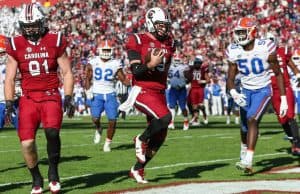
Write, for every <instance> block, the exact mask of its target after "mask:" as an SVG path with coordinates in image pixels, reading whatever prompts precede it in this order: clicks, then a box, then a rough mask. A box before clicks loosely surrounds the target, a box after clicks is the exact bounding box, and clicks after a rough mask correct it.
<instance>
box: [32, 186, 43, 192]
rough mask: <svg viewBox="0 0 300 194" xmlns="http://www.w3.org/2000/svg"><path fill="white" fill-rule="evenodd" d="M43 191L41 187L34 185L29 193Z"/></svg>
mask: <svg viewBox="0 0 300 194" xmlns="http://www.w3.org/2000/svg"><path fill="white" fill-rule="evenodd" d="M42 193H43V189H42V187H40V186H35V187H33V188H32V190H31V192H30V194H42Z"/></svg>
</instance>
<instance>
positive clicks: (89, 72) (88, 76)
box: [85, 64, 93, 90]
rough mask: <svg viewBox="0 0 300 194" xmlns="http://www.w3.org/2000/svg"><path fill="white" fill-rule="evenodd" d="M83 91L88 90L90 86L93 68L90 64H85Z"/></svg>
mask: <svg viewBox="0 0 300 194" xmlns="http://www.w3.org/2000/svg"><path fill="white" fill-rule="evenodd" d="M85 75H86V77H85V89H86V90H88V89H90V88H91V86H92V79H93V68H92V65H91V64H87V66H86V68H85Z"/></svg>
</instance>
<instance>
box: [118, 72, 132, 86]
mask: <svg viewBox="0 0 300 194" xmlns="http://www.w3.org/2000/svg"><path fill="white" fill-rule="evenodd" d="M116 75H117V77H118V80H120V81H121V82H122V83H123V84H124V85H125V86H130V80H129V79H127V78H126V76H125V74H124V72H123V70H122V68H120V69H118V71H117V73H116Z"/></svg>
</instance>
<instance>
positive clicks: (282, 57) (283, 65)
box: [271, 47, 291, 89]
mask: <svg viewBox="0 0 300 194" xmlns="http://www.w3.org/2000/svg"><path fill="white" fill-rule="evenodd" d="M290 57H291V54H290V52H289V51H288V49H287V48H286V47H279V48H277V59H278V62H279V66H280V70H281V73H282V75H283V79H284V86H285V87H290V85H291V83H290V76H289V73H288V69H287V64H288V61H289V59H290ZM271 81H272V82H271V83H272V88H273V89H279V88H278V85H277V79H276V76H272V77H271Z"/></svg>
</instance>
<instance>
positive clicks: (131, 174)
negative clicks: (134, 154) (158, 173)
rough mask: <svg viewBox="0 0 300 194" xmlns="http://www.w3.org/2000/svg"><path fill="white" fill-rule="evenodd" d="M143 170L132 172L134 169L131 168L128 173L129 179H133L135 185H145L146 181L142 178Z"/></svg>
mask: <svg viewBox="0 0 300 194" xmlns="http://www.w3.org/2000/svg"><path fill="white" fill-rule="evenodd" d="M144 175H145V173H144V168H141V169H139V170H134V167H131V169H130V172H129V177H131V178H134V179H135V180H136V182H137V183H141V184H146V183H148V181H147V180H145V178H144Z"/></svg>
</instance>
